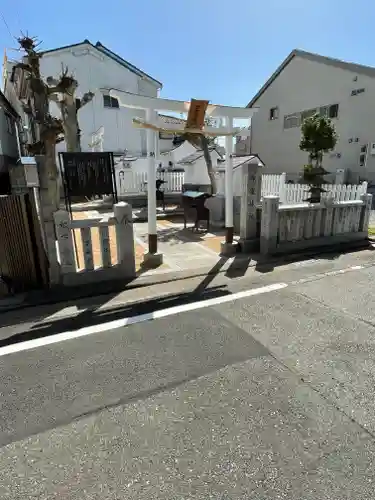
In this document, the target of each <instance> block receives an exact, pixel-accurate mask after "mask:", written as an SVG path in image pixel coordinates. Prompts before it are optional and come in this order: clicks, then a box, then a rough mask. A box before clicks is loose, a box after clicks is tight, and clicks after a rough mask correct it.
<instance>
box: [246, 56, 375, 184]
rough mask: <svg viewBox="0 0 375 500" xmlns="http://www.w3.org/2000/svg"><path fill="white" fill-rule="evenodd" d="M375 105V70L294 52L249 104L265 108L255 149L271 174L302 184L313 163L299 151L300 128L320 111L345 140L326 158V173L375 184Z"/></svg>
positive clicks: (257, 122) (255, 126)
mask: <svg viewBox="0 0 375 500" xmlns="http://www.w3.org/2000/svg"><path fill="white" fill-rule="evenodd" d="M374 103H375V68H372V67H367V66H362V65H359V64H353V63H347V62H343V61H339V60H337V59H332V58H330V57H324V56H320V55H316V54H312V53H309V52H304V51H301V50H293V51H292V52H291V54H290V55H289V56H288V57H287V58H286V59H285V61H284V62H283V63H282V64H281V65H280V66H279V67H278V68H277V70H276V71H275V72H274V74H273V75H272V76H271V77H270V78H269V80H267V82H266V83H265V84H264V85H263V87H262V88H261V89H260V90H259V92H258V93H257V94H256V95H255V96H254V97H253V99H252V100H251V101H250V102H249V104H248V107H258V108H259V111H258V112H257V113H256V114H255V115H254V117H253V119H252V134H251V141H250V144H251V145H250V150H251V151H252V152H253V153H256V154H259V156H260V157H261V158H262V160H263V161H264V163H265V165H266V167H265V169H264V171H265V172H267V173H281V172H286V173H287V175H288V178H289V179H293V180H296V179H298V177H299V175H300V173H301V171H302V168H303V165H304V164H306V162H307V154H306V153H305V152H303V151H300V150H299V142H300V136H301V131H300V125H301V122H302V121H303V119H304V118H306V117H308V116H310V115H312V114H314V113H316V112H319V113H321V114H322V115H325V116H328V117H330V118H331V119H332V120H333V122H334V125H335V127H336V130H337V133H338V135H339V139H338V142H337V145H336V148H335V151H333V152H332V153H328V154H326V155H325V156H324V160H323V165H324V167H325V168H326V170H328V171H329V172H332V173H334V172H336V170H337V169H345V170H346V171H347V172H348V173H349V180H350V181H352V182H354V181H357V180H358V179H359V178H361V179H363V180H369V181H375V105H374ZM246 152H247V153H248V152H249V151H246Z"/></svg>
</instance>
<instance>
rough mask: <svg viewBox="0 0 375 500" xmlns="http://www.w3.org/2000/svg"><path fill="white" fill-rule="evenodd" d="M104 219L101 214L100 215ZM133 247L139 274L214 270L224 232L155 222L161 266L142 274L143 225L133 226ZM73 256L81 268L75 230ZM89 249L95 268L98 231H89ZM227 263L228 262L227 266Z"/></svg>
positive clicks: (85, 214) (145, 236)
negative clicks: (209, 268)
mask: <svg viewBox="0 0 375 500" xmlns="http://www.w3.org/2000/svg"><path fill="white" fill-rule="evenodd" d="M98 215H99V212H96V211H89V212H76V213H74V218H75V219H85V218H90V217H97V216H98ZM102 215H104V214H102ZM133 227H134V240H135V241H134V243H135V256H136V269H137V272H139V273H145V274H155V273H165V272H170V271H183V270H189V269H197V268H200V267H202V268H207V267H214V266H215V265H216V264H217V263H218V262H219V261H220V255H219V253H220V242H221V241H223V239H224V231H223V230H219V231H215V232H209V233H207V232H205V231H200V232H198V233H197V232H195V231H194V232H193V231H192V230H191V224H190V225H189V227H188V228H187V229H184V224H183V220H182V218H178V217H176V218H173V219H170V220H168V219H160V220H158V221H157V231H158V249H159V251H160V252H161V253H163V255H164V263H163V265H162V266H160V267H159V268H157V269H152V270H144V269H143V268H142V266H141V263H142V260H143V254H144V252H145V251H147V246H148V224H147V222H136V223H134V226H133ZM109 236H110V245H111V255H112V263H113V264H115V263H116V262H117V249H116V238H115V229H114V227H113V226H112V227H110V231H109ZM76 242H77V253H78V255H79V267H81V266H82V265H83V250H82V243H81V237H80V232H79V230H76ZM92 245H93V253H94V264H95V266H100V265H101V254H100V244H99V231H98V229H96V228H93V229H92ZM229 264H230V263H229V262H228V265H229Z"/></svg>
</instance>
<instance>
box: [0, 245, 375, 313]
mask: <svg viewBox="0 0 375 500" xmlns="http://www.w3.org/2000/svg"><path fill="white" fill-rule="evenodd" d="M372 242H375V237H374V238H368V240H364V241H360V242H358V241H357V242H350V243H346V244H345V245H331V246H326V247H320V248H319V249H318V248H315V249H311V251H301V252H296V253H294V254H288V255H284V256H282V255H277V256H274V257H272V256H271V257H269V258H264V259H260V260H258V261H256V262H255V261H254V263H252V262H251V263H250V264H248V267H259V268H260V269H259V270H261V268H262V267H269V266H272V265H273V264H274V265H275V267H276V265H282V264H291V263H293V262H296V261H300V260H306V259H309V258H312V257H317V256H324V255H329V254H332V253H338V252H339V253H350V252H351V251H360V250H366V249H372V248H373V246H372ZM234 257H235V258H237V259H238V261H239V263H240V261H241V260H242V259H243V260H246V259H248V257H249V255H248V254H236V255H235V256H234ZM222 258H223V259H224V260H225V261H226V260H228V259H229V257H222ZM214 267H216V266H214ZM225 272H227V270H223V269H219V270H217V269H215V268H210V269H207V268H203V267H201V268H197V269H189V270H183V271H172V272H169V273H163V274H162V273H160V274H153V275H149V276H143V277H142V276H140V277H138V278H136V279H135V281H131V282H128V283H124V282H123V281H121V282H114V281H110V282H104V283H103V284H101V285H100V286H96V287H95V289H93V288H91V287H90V290H89V291H88V290H87V287H86V286H82V287H74V289H68V290H67V289H66V288H65V287H64V288H55V289H49V290H48V295H45V294H46V292H45V291H44V292H43V291H42V292H41V293H40V295H39V294H36V295H35V296H34V297H29V298H25V300H24V301H22V302H19V301H18V302H17V303H14V304H9V305H7V306H4V307H2V306H1V302H0V313H1V312H10V311H14V310H21V309H27V308H30V307H37V306H43V305H50V304H58V303H60V302H67V301H69V302H70V301H72V300H79V299H89V298H91V297H98V296H100V295H110V294H115V293H121V292H124V291H126V290H132V289H135V288H144V287H147V286H154V285H159V284H160V285H161V284H166V283H172V282H174V281H182V280H187V279H190V278H199V277H201V276H202V277H204V276H210V275H215V274H216V275H218V274H222V273H225ZM6 300H9V299H6Z"/></svg>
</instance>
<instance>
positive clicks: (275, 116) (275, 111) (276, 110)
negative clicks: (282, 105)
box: [269, 107, 279, 120]
mask: <svg viewBox="0 0 375 500" xmlns="http://www.w3.org/2000/svg"><path fill="white" fill-rule="evenodd" d="M269 116H270V118H269V119H270V120H277V119H278V118H279V108H277V107H276V108H271V109H270V115H269Z"/></svg>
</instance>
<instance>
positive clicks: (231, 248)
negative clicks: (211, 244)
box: [220, 241, 238, 257]
mask: <svg viewBox="0 0 375 500" xmlns="http://www.w3.org/2000/svg"><path fill="white" fill-rule="evenodd" d="M237 248H238V243H237V241H234V242H233V243H226V242H225V241H222V242H221V243H220V254H221V255H225V256H227V257H230V256H231V255H235V254H236V253H237Z"/></svg>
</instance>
